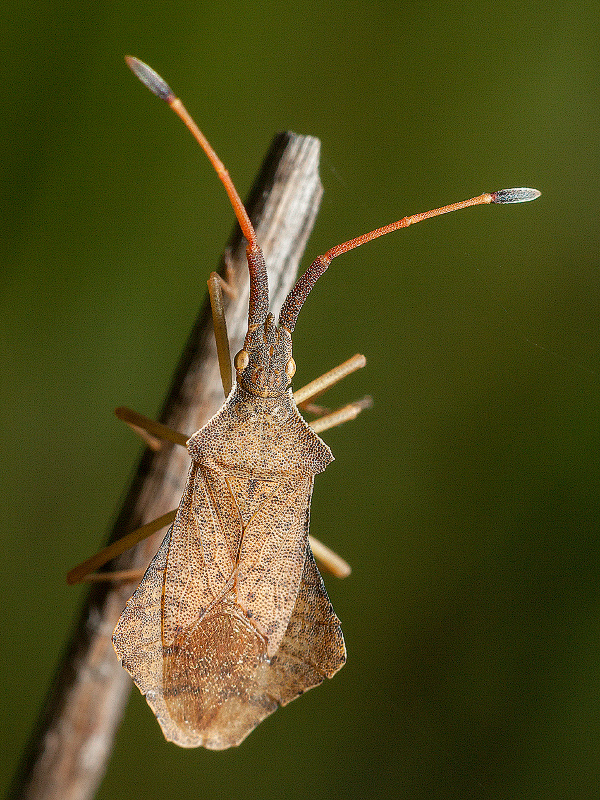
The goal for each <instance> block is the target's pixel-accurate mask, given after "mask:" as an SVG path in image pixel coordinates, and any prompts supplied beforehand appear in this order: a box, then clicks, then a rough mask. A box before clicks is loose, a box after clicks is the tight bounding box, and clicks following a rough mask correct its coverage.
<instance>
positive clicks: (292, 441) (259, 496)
mask: <svg viewBox="0 0 600 800" xmlns="http://www.w3.org/2000/svg"><path fill="white" fill-rule="evenodd" d="M127 63H128V65H129V66H130V68H131V69H132V70H133V72H134V73H135V74H136V75H137V76H138V78H139V79H140V80H141V81H142V83H144V84H145V85H146V86H147V87H148V88H149V89H150V90H151V91H152V92H154V94H156V95H157V96H158V97H160V98H162V99H163V100H165V101H166V102H167V103H168V104H169V105H170V106H171V108H173V110H174V111H175V112H176V113H177V114H178V115H179V116H180V117H181V119H182V120H183V121H184V122H185V124H186V125H187V127H188V128H189V129H190V130H191V132H192V133H193V135H194V136H195V137H196V139H197V140H198V142H199V143H200V145H201V146H202V148H203V149H204V151H205V152H206V154H207V155H208V157H209V159H210V161H211V163H212V164H213V166H214V168H215V169H216V171H217V173H218V175H219V178H220V179H221V181H222V182H223V184H224V185H225V189H226V191H227V193H228V195H229V198H230V201H231V204H232V206H233V209H234V211H235V214H236V217H237V219H238V221H239V224H240V226H241V228H242V231H243V233H244V235H245V237H246V239H247V241H248V246H247V259H248V269H249V273H250V302H249V311H248V332H247V334H246V339H245V343H244V347H243V349H242V350H241V351H240V352H239V353H238V354H237V355H236V357H235V360H234V365H235V370H236V384H235V386H234V388H233V390H232V391H231V392H230V393H229V396H228V397H227V399H226V401H225V403H224V405H223V406H222V408H221V410H220V411H219V412H218V413H217V414H216V415H215V416H214V417H213V418H212V419H211V420H210V421H209V422H208V423H207V424H206V425H204V427H202V428H201V429H200V430H199V431H197V432H196V433H195V434H194V435H193V436H192V437H191V438H190V439H189V441H188V442H187V447H188V450H189V453H190V456H191V459H192V464H191V468H190V472H189V476H188V481H187V485H186V488H185V491H184V493H183V497H182V499H181V503H180V505H179V509H178V511H177V515H176V518H175V521H174V523H173V525H172V527H171V528H170V530H169V531H168V533H167V534H166V536H165V538H164V540H163V543H162V545H161V547H160V549H159V550H158V552H157V554H156V556H155V557H154V559H153V560H152V562H151V564H150V566H149V567H148V570H147V571H146V573H145V575H144V577H143V579H142V581H141V583H140V585H139V587H138V589H137V590H136V592H135V593H134V594H133V596H132V597H131V599H130V600H129V602H128V603H127V606H126V608H125V610H124V611H123V614H122V615H121V618H120V620H119V622H118V624H117V626H116V628H115V631H114V635H113V644H114V647H115V650H116V652H117V655H118V656H119V658H120V659H121V660H122V662H123V666H124V667H125V669H126V670H127V671H128V672H129V673H130V674H131V676H132V678H133V680H134V681H135V683H136V684H137V686H138V688H139V689H140V691H141V692H142V693H143V694H144V695H145V696H146V699H147V701H148V703H149V705H150V707H151V708H152V710H153V711H154V713H155V714H156V717H157V719H158V721H159V723H160V725H161V727H162V729H163V732H164V734H165V737H166V738H167V739H168V740H170V741H173V742H175V743H176V744H179V745H181V746H183V747H196V746H199V745H203V746H204V747H208V748H211V749H223V748H226V747H231V746H233V745H237V744H239V743H240V742H241V741H242V740H243V739H244V738H245V737H246V736H247V735H248V733H250V731H251V730H252V729H253V728H254V727H256V725H257V724H258V723H259V722H260V721H261V720H262V719H264V718H265V717H266V716H267V715H268V714H271V713H272V712H273V711H275V709H276V708H277V707H278V706H279V705H285V704H286V703H288V702H290V701H291V700H293V699H294V698H295V697H297V696H298V695H300V694H302V692H304V691H306V690H307V689H309V688H311V687H312V686H315V685H317V684H319V683H321V682H322V681H323V679H324V678H325V677H332V676H333V675H334V674H335V673H336V672H337V670H339V669H340V667H342V666H343V664H344V662H345V660H346V650H345V646H344V639H343V635H342V630H341V627H340V622H339V620H338V618H337V616H336V615H335V612H334V610H333V608H332V606H331V603H330V601H329V598H328V597H327V593H326V591H325V587H324V585H323V581H322V579H321V576H320V574H319V571H318V569H317V567H316V564H315V560H314V558H313V553H312V551H311V547H310V545H309V511H310V500H311V495H312V490H313V482H314V476H315V475H316V474H317V473H319V472H322V471H323V470H324V469H325V468H326V466H327V465H328V464H329V463H330V461H332V459H333V456H332V454H331V451H330V449H329V447H327V445H326V444H325V443H324V442H323V441H322V440H321V439H320V438H319V436H318V435H317V434H316V433H315V432H314V430H313V429H311V427H310V426H309V425H308V424H307V423H306V422H305V421H304V419H303V418H302V416H301V415H300V413H299V411H298V408H297V406H296V402H295V401H294V398H293V396H292V391H291V388H290V383H291V380H292V377H293V375H294V373H295V370H296V366H295V363H294V359H293V358H292V332H293V331H294V328H295V325H296V321H297V318H298V313H299V311H300V309H301V308H302V305H303V303H304V301H305V300H306V297H307V296H308V294H309V292H310V290H311V289H312V287H313V286H314V285H315V283H316V281H317V279H318V278H319V277H320V276H321V275H322V274H323V272H324V271H325V270H326V269H327V267H328V266H329V264H330V263H331V261H332V260H333V259H334V258H335V257H336V256H338V255H341V254H342V253H345V252H347V251H349V250H351V249H353V248H355V247H357V246H359V245H361V244H364V243H365V242H368V241H370V240H371V239H374V238H376V237H378V236H381V235H383V234H386V233H389V232H391V231H393V230H397V229H398V228H404V227H407V226H408V225H411V224H413V223H415V222H420V221H421V220H424V219H427V218H429V217H433V216H437V215H439V214H444V213H447V212H450V211H455V210H458V209H460V208H466V207H467V206H473V205H480V204H484V203H515V202H524V201H527V200H533V199H534V198H535V197H537V196H538V195H539V192H537V191H536V190H534V189H510V190H502V191H499V192H494V193H492V194H483V195H480V196H478V197H475V198H472V199H470V200H467V201H464V202H461V203H455V204H452V205H449V206H444V207H443V208H439V209H435V210H433V211H428V212H425V213H422V214H417V215H415V216H411V217H405V218H403V219H402V220H400V221H398V222H395V223H392V224H391V225H387V226H385V227H383V228H379V229H377V230H375V231H372V232H370V233H367V234H364V235H363V236H360V237H358V238H356V239H352V240H351V241H349V242H345V243H344V244H340V245H338V246H337V247H334V248H332V249H331V250H329V251H328V252H327V253H325V254H324V255H322V256H319V257H318V258H317V259H316V260H315V261H313V263H312V264H311V265H310V267H309V268H308V269H307V270H306V272H305V273H304V275H303V276H302V277H301V278H300V279H299V280H298V282H297V283H296V286H295V287H294V288H293V289H292V291H291V292H290V294H289V295H288V297H287V299H286V301H285V303H284V305H283V307H282V309H281V313H280V315H279V322H278V323H276V322H275V320H274V318H273V315H272V314H270V313H269V309H268V305H269V295H268V285H267V273H266V268H265V262H264V258H263V254H262V251H261V248H260V246H259V245H258V242H257V241H256V235H255V232H254V230H253V227H252V225H251V223H250V220H249V218H248V215H247V214H246V210H245V208H244V206H243V204H242V202H241V200H240V198H239V195H238V193H237V191H236V189H235V187H234V185H233V183H232V181H231V179H230V177H229V174H228V173H227V171H226V170H225V168H224V166H223V164H222V163H221V161H220V160H219V159H218V157H217V156H216V154H215V153H214V151H213V150H212V148H211V146H210V145H209V143H208V142H207V140H206V139H205V137H204V136H203V134H202V133H201V132H200V131H199V129H198V128H197V126H196V125H195V123H194V122H193V120H192V119H191V118H190V116H189V114H188V112H187V111H186V110H185V108H184V107H183V105H182V103H181V101H180V100H179V99H177V98H176V97H175V96H174V94H173V92H172V91H171V89H170V88H169V87H168V85H167V84H166V83H165V82H164V81H163V79H162V78H161V77H160V76H159V75H157V74H156V73H155V72H154V71H153V70H151V69H150V68H149V67H148V66H146V65H145V64H143V63H141V62H140V61H138V60H137V59H134V58H127ZM142 424H143V423H142Z"/></svg>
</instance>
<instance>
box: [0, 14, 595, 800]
mask: <svg viewBox="0 0 600 800" xmlns="http://www.w3.org/2000/svg"><path fill="white" fill-rule="evenodd" d="M28 13H29V14H30V16H27V14H28ZM598 20H599V17H598V13H597V7H595V4H594V3H572V4H564V3H559V2H556V1H555V0H551V1H550V2H547V3H541V4H540V3H539V2H533V1H532V0H526V2H520V3H517V2H505V1H504V0H500V1H499V2H496V3H489V2H486V3H482V2H450V3H445V4H443V5H441V4H440V5H438V6H435V5H432V4H431V3H394V2H389V0H388V2H385V3H383V2H381V3H378V2H372V1H371V0H363V2H360V3H354V2H352V3H338V4H335V3H333V4H327V3H323V2H322V0H319V1H318V2H317V0H304V2H302V3H286V2H281V0H278V1H277V2H272V1H271V0H257V1H256V2H253V3H241V2H236V1H235V0H233V1H232V2H229V3H228V4H227V8H226V10H222V9H221V7H220V5H219V4H218V3H208V2H184V1H183V0H176V1H175V2H168V3H167V2H145V3H140V2H137V0H129V2H127V3H115V2H107V3H97V2H84V3H73V2H70V3H54V4H49V3H39V2H38V3H25V4H20V5H19V10H14V9H13V11H12V12H5V15H4V19H3V25H4V27H5V30H4V32H3V33H2V40H3V47H4V56H3V57H2V58H3V59H4V58H5V57H6V58H7V64H6V66H7V70H6V71H4V75H5V77H4V78H3V81H2V83H3V99H2V107H3V111H2V117H3V124H4V125H5V127H6V131H5V134H4V137H3V146H2V158H1V160H0V164H1V168H2V171H3V180H2V191H3V208H2V212H1V224H2V227H3V229H4V230H3V231H2V235H1V246H2V265H1V271H0V285H1V287H2V294H1V300H2V314H1V317H0V325H1V328H2V330H1V333H0V347H1V349H2V386H1V391H2V398H1V408H2V419H3V422H2V427H1V434H0V435H1V443H0V444H1V446H0V453H1V457H2V500H3V506H2V555H3V570H2V579H1V587H2V588H1V591H2V615H3V629H4V632H3V636H2V650H1V658H0V662H1V666H0V669H1V682H2V686H3V689H4V692H3V694H4V699H3V701H2V703H1V704H0V715H1V718H0V724H1V729H2V730H3V732H4V733H3V741H4V744H3V748H2V750H3V753H2V781H3V783H6V782H7V781H8V780H9V777H10V775H11V773H12V771H13V769H14V766H15V764H16V762H17V759H18V754H19V752H20V749H21V748H22V746H23V744H24V742H25V741H26V738H27V736H28V732H29V730H30V727H31V725H32V723H33V721H34V719H35V718H36V715H37V711H38V708H39V705H40V703H41V701H42V699H43V697H44V694H45V692H46V690H47V687H48V684H49V681H50V679H51V677H52V675H53V672H54V669H55V665H56V663H57V660H58V658H59V655H60V653H61V649H62V647H63V643H64V641H65V640H66V637H67V636H68V634H69V631H70V628H71V625H72V622H73V620H74V618H75V616H76V613H77V609H78V606H79V604H80V601H81V598H82V594H81V591H80V590H77V589H70V588H67V587H66V585H65V583H64V574H65V572H66V570H67V568H68V567H70V566H72V565H73V564H75V563H76V562H78V561H79V560H81V559H82V558H83V557H85V556H86V555H88V554H89V553H91V552H92V551H94V550H95V549H96V548H97V547H98V546H99V545H100V544H101V543H102V542H103V540H104V538H105V536H106V532H107V530H108V528H109V526H110V524H111V521H112V519H113V515H114V512H115V509H116V508H117V506H118V503H119V500H120V498H121V495H122V491H123V487H124V485H125V483H126V481H127V478H128V476H129V475H130V473H131V470H132V467H133V464H134V463H135V461H136V459H137V457H138V453H139V446H138V444H137V442H136V440H135V438H134V437H133V436H132V435H131V434H129V433H128V431H127V430H126V429H125V427H124V426H122V425H120V424H118V423H117V422H116V421H115V419H114V418H113V416H112V409H113V407H114V406H116V405H118V404H127V405H129V406H132V407H133V408H136V409H139V410H140V411H142V412H145V413H147V414H149V415H153V414H155V413H156V411H157V409H158V408H159V406H160V404H161V400H162V398H163V396H164V393H165V391H166V388H167V386H168V383H169V380H170V375H171V373H172V370H173V368H174V365H175V363H176V361H177V357H178V353H179V350H180V348H181V346H182V344H183V342H184V340H185V338H186V336H187V333H188V330H189V328H190V326H191V323H192V320H193V318H194V316H195V313H196V310H197V308H198V306H199V304H200V302H201V298H202V293H203V292H204V289H205V281H206V277H207V274H208V272H209V271H210V270H211V269H212V268H213V267H214V266H215V264H216V261H217V258H218V254H219V253H220V249H221V247H222V245H223V243H224V242H225V240H226V238H227V236H228V234H229V230H230V226H231V224H232V213H231V211H230V209H229V208H228V205H227V202H226V198H225V195H224V192H223V191H222V189H221V187H220V186H219V184H218V182H217V179H216V177H215V176H214V175H213V174H212V173H211V171H210V169H209V167H208V165H207V163H206V161H205V159H204V157H203V156H202V155H201V154H200V153H199V152H196V149H195V146H194V143H193V142H192V140H191V137H190V136H189V134H187V132H186V131H184V130H183V127H182V126H181V124H180V123H179V122H178V120H176V119H175V117H174V116H173V115H170V114H169V112H168V109H166V108H165V107H164V106H163V105H161V104H160V103H159V102H158V101H157V100H156V99H155V98H153V97H151V95H150V94H149V93H148V92H147V91H146V90H144V89H143V88H142V87H141V86H140V85H139V84H138V83H137V81H136V80H135V79H134V78H133V77H132V75H131V74H130V73H129V72H128V70H127V69H126V68H125V65H124V63H123V54H125V53H132V54H134V55H136V56H138V57H140V58H143V59H144V60H147V61H148V62H149V63H151V64H152V65H153V66H154V67H155V68H156V69H158V70H159V71H160V72H161V73H163V74H164V76H165V77H166V78H167V80H168V81H169V82H170V83H171V84H172V86H173V87H174V88H175V90H176V91H177V92H178V93H179V94H180V95H181V96H182V98H183V99H184V100H185V102H186V104H187V105H188V107H189V108H190V110H191V111H192V112H193V113H194V115H195V116H196V118H197V120H198V121H199V123H200V124H201V126H202V127H203V128H204V130H205V133H206V134H207V135H208V136H209V138H210V139H211V141H212V143H213V144H214V146H215V147H216V149H217V150H218V152H219V154H220V156H221V157H222V159H223V160H224V162H225V163H226V164H227V166H228V168H229V170H230V172H231V174H232V175H233V177H234V179H235V181H236V182H237V185H238V187H239V189H240V191H241V193H242V195H244V194H245V193H246V191H247V189H248V187H249V185H250V182H251V180H252V177H253V176H254V174H255V172H256V170H257V168H258V166H259V164H260V162H261V159H262V156H263V153H264V151H265V150H266V148H267V145H268V143H269V141H270V140H271V137H272V135H273V133H274V132H276V131H278V130H281V129H287V128H289V129H292V130H296V131H298V132H301V133H310V134H314V135H316V136H319V137H320V138H321V139H322V142H323V160H322V178H323V182H324V184H325V198H324V202H323V206H322V209H321V213H320V217H319V220H318V223H317V229H316V231H315V233H314V235H313V237H312V240H311V243H310V246H309V252H308V256H309V257H311V256H313V257H314V256H315V255H317V254H318V253H321V252H323V251H324V250H325V249H327V248H328V247H330V246H332V245H334V244H336V243H337V242H339V241H342V240H344V239H347V238H350V237H351V236H354V235H357V234H359V233H362V232H363V231H365V230H368V229H370V228H372V227H376V226H378V225H382V224H384V223H387V222H389V221H391V220H394V219H397V218H398V217H400V216H403V215H404V214H407V213H413V212H415V211H420V210H424V209H426V208H428V207H431V206H436V205H440V204H442V203H445V202H450V201H453V200H458V199H463V198H465V197H468V196H470V195H472V194H476V193H479V192H480V191H484V190H493V189H497V188H501V187H503V186H513V185H517V186H518V185H526V186H527V185H533V186H537V187H539V188H540V189H541V190H542V191H543V196H542V198H541V199H540V200H538V201H537V202H536V203H533V204H529V205H525V206H512V207H511V206H505V207H497V206H495V207H491V208H478V209H473V210H470V211H465V212H461V213H460V214H456V215H453V216H451V217H447V218H443V219H441V220H436V221H432V222H430V223H427V224H425V225H422V226H418V227H415V228H412V229H410V230H409V231H405V232H401V233H397V234H395V235H393V236H389V237H387V238H386V239H383V240H379V241H378V242H375V243H372V244H370V245H369V246H368V247H365V248H362V249H360V250H358V251H356V252H354V253H352V254H349V255H347V256H345V257H344V258H343V259H340V260H339V261H337V262H335V263H334V266H333V267H332V269H331V270H330V273H329V274H328V275H327V276H326V277H325V278H323V280H322V281H321V283H320V285H319V286H318V289H317V290H316V291H315V292H314V294H313V295H311V297H310V300H309V302H307V304H306V307H305V309H304V311H303V313H302V315H301V317H300V322H299V325H298V329H297V335H296V337H295V358H296V361H297V363H298V377H297V385H300V383H301V382H302V381H304V380H307V379H309V378H312V377H313V376H315V375H316V374H318V373H319V372H320V371H323V370H324V369H325V368H328V367H330V366H332V365H334V364H336V363H338V362H339V361H341V360H342V359H344V358H346V357H347V356H349V355H351V354H352V353H354V352H357V351H360V352H363V353H365V354H366V356H367V358H368V368H367V369H366V370H364V371H363V372H362V373H361V374H359V375H356V376H355V377H353V378H352V379H350V380H348V381H347V383H346V384H345V385H343V386H340V387H339V388H338V389H336V391H335V392H334V393H332V394H333V395H334V396H333V398H332V402H334V403H335V402H336V401H337V402H340V403H341V402H343V401H344V400H345V399H346V398H350V397H358V396H361V395H362V394H364V393H366V392H369V393H371V394H372V395H373V397H374V401H375V402H374V406H373V409H372V410H371V411H369V412H368V413H366V414H364V415H363V416H362V418H360V419H359V420H358V421H357V422H355V423H353V424H351V425H347V426H345V427H344V428H341V429H338V430H335V431H331V432H330V433H328V434H326V439H327V441H328V442H329V444H330V445H331V446H332V448H333V450H334V452H335V455H336V457H337V460H336V462H335V463H334V464H333V465H332V466H331V467H330V468H329V469H328V470H327V472H326V474H325V475H323V476H320V477H319V479H318V481H317V486H316V491H315V497H314V502H313V514H312V528H313V531H314V533H315V534H316V535H317V536H319V537H320V538H322V539H323V540H324V541H326V542H327V543H329V544H330V545H331V546H333V547H335V548H336V549H338V550H339V551H340V552H341V553H343V554H344V555H345V556H346V557H347V558H348V559H349V560H350V561H351V563H352V565H353V567H354V572H353V575H352V577H351V578H350V579H348V580H347V581H345V582H343V583H340V582H336V581H334V580H329V581H328V588H329V590H330V594H331V597H332V600H333V602H334V605H335V608H336V610H337V612H338V614H339V616H340V617H341V619H342V621H343V624H344V631H345V634H346V637H347V645H348V651H349V659H348V664H347V666H346V667H345V668H344V670H343V671H342V672H341V673H340V674H339V675H337V676H336V677H335V678H334V680H332V681H331V682H327V684H326V685H324V686H322V687H320V688H319V689H316V690H314V691H312V692H310V693H309V694H308V695H307V696H306V697H303V698H301V699H300V700H298V701H297V702H294V703H293V704H292V705H291V706H289V707H288V708H286V709H283V710H280V711H279V712H277V714H275V715H274V716H273V717H271V718H269V719H268V720H267V721H266V722H265V723H263V724H262V725H261V726H260V727H259V728H258V729H257V730H256V731H255V732H254V733H253V734H252V735H251V736H250V738H249V739H248V740H247V741H246V742H245V743H244V744H243V745H242V746H241V747H240V748H239V749H236V750H232V751H229V752H224V753H210V752H206V751H203V750H198V751H185V750H180V749H178V748H176V747H175V746H173V745H170V744H166V743H165V742H164V740H163V738H162V736H161V733H160V731H159V728H158V725H157V724H156V722H155V720H154V718H153V717H152V716H151V714H150V712H149V710H148V708H147V706H146V704H145V702H144V701H143V700H142V699H141V698H140V696H139V694H138V693H137V692H136V693H135V695H134V696H133V699H132V701H131V703H130V706H129V708H128V711H127V714H126V717H125V720H124V723H123V725H122V727H121V729H120V733H119V736H118V739H117V743H116V748H115V752H114V756H113V759H112V762H111V764H110V767H109V770H108V773H107V776H106V779H105V781H104V783H103V785H102V788H101V790H100V793H99V797H101V798H111V800H118V799H119V798H128V800H131V798H138V797H139V798H142V797H143V798H146V800H152V799H153V798H156V799H157V800H159V799H160V800H164V799H165V798H170V797H181V798H184V797H192V798H200V799H201V798H209V797H219V796H223V797H225V796H227V797H244V798H248V800H250V799H254V798H257V799H258V798H260V800H268V799H269V798H282V797H286V798H306V797H311V798H315V799H316V798H335V797H347V798H363V797H383V796H385V797H398V798H402V799H404V798H406V799H407V800H409V799H410V800H419V799H420V798H436V800H441V799H442V798H461V800H464V799H465V798H471V797H473V798H488V797H493V798H495V800H502V799H503V798H507V799H508V798H511V799H512V798H516V797H518V798H520V799H521V800H526V799H527V798H532V799H533V798H535V799H536V800H539V798H541V797H544V798H545V797H561V798H563V797H577V798H587V797H590V798H591V797H596V796H597V791H598V785H599V782H600V764H599V755H598V754H599V752H600V747H599V745H600V741H599V733H600V730H599V717H600V702H599V699H598V698H599V693H598V687H599V683H600V666H599V658H600V645H599V638H598V637H599V633H600V586H599V581H598V579H599V576H600V569H599V564H598V559H599V555H600V553H599V551H600V542H599V526H600V502H599V482H600V470H599V467H598V444H599V438H600V431H599V420H600V415H599V411H598V403H599V399H600V336H599V328H598V311H599V297H600V275H599V269H600V263H599V261H600V259H599V252H600V250H599V243H598V230H599V225H598V204H599V203H598V196H599V188H600V187H599V179H598V174H599V170H598V153H599V144H600V143H599V135H598V100H599V98H598V85H599V80H598V79H599V69H598V67H599V58H598V54H599V52H600V51H599V50H598V41H600V31H599V24H598ZM307 263H308V262H307Z"/></svg>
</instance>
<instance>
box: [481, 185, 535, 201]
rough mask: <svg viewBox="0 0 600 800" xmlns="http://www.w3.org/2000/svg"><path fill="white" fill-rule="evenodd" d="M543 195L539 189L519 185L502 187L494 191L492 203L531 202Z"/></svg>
mask: <svg viewBox="0 0 600 800" xmlns="http://www.w3.org/2000/svg"><path fill="white" fill-rule="evenodd" d="M540 195H541V192H539V191H538V190H537V189H528V188H527V187H524V186H522V187H519V188H517V189H500V190H499V191H497V192H493V193H492V203H529V202H530V201H531V200H536V199H537V198H538V197H539V196H540Z"/></svg>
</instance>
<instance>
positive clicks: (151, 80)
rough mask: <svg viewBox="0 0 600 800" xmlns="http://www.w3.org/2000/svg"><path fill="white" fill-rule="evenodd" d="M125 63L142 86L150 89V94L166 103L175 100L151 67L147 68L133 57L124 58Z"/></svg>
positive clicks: (169, 89)
mask: <svg viewBox="0 0 600 800" xmlns="http://www.w3.org/2000/svg"><path fill="white" fill-rule="evenodd" d="M125 63H126V64H127V66H128V67H129V69H130V70H131V71H132V72H133V74H134V75H135V76H136V77H137V78H139V79H140V80H141V82H142V83H143V84H144V86H146V87H147V88H148V89H150V91H151V92H152V94H155V95H156V96H157V97H160V99H161V100H164V101H165V102H167V103H170V102H171V101H172V100H174V99H175V95H174V94H173V92H172V91H171V87H170V86H169V84H168V83H167V82H166V81H165V80H163V78H161V77H160V75H159V74H158V72H155V71H154V70H153V69H152V67H149V66H148V64H144V62H143V61H140V60H139V59H138V58H134V57H133V56H125Z"/></svg>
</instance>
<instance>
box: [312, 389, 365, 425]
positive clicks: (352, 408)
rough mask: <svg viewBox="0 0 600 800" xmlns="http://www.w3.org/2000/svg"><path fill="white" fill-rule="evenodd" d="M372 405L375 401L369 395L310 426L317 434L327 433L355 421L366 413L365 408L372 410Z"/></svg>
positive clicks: (316, 420) (320, 418) (314, 421)
mask: <svg viewBox="0 0 600 800" xmlns="http://www.w3.org/2000/svg"><path fill="white" fill-rule="evenodd" d="M372 405H373V401H372V399H371V398H370V397H369V396H368V395H367V396H366V397H363V399H362V400H357V401H356V402H355V403H348V405H346V406H342V408H338V409H337V411H332V412H331V413H330V414H325V415H324V416H322V417H319V418H318V419H314V420H313V421H312V422H309V423H308V424H309V425H310V427H311V428H312V429H313V431H314V432H315V433H323V431H327V430H329V428H335V427H337V426H338V425H342V424H343V423H344V422H349V421H350V420H351V419H355V418H356V417H357V416H358V415H359V414H360V412H361V411H364V409H365V408H370V407H371V406H372Z"/></svg>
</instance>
